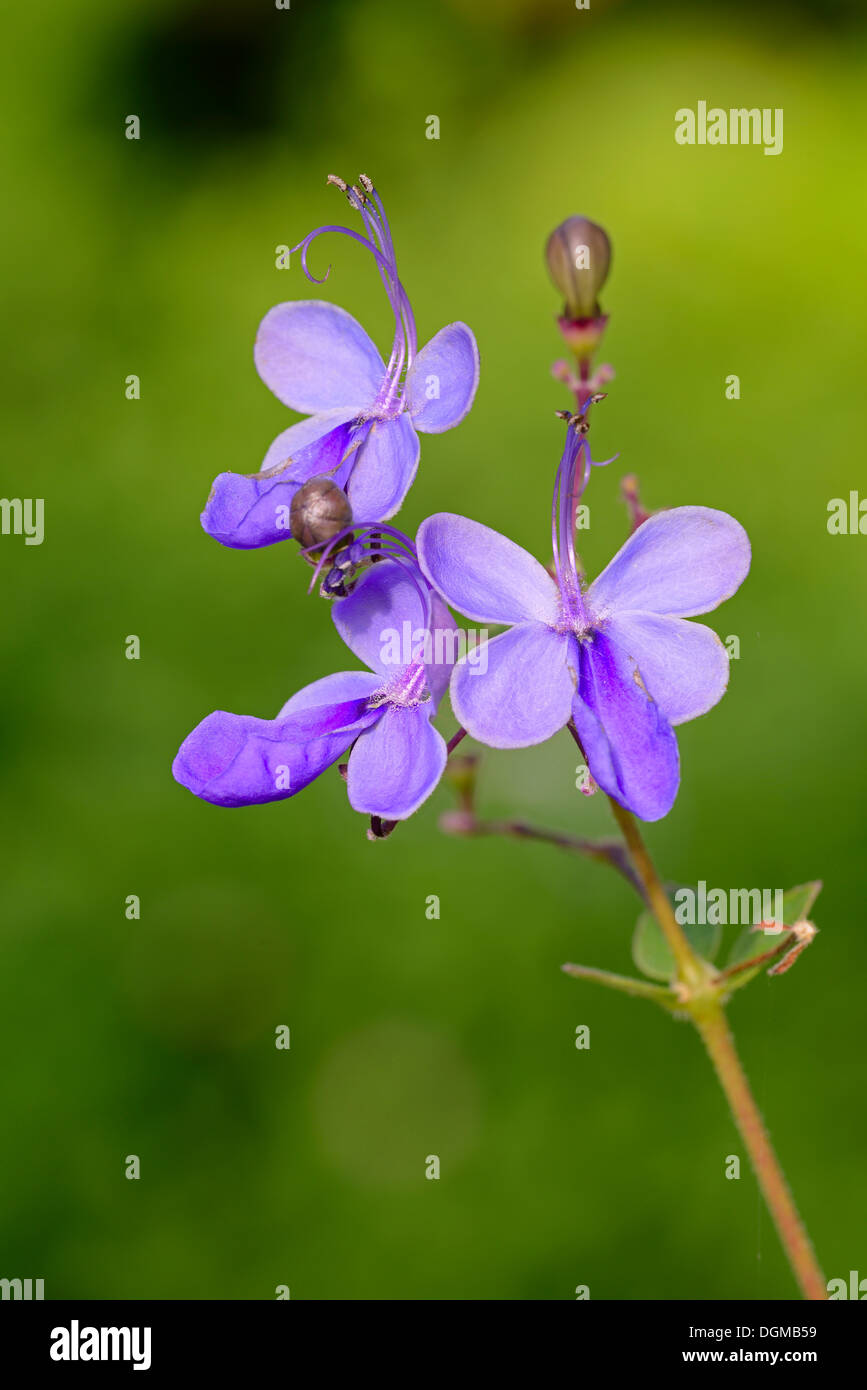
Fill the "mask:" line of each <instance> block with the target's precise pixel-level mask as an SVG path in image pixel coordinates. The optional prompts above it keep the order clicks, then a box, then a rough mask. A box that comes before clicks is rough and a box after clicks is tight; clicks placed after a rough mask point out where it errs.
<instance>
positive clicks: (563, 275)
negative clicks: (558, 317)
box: [545, 217, 611, 319]
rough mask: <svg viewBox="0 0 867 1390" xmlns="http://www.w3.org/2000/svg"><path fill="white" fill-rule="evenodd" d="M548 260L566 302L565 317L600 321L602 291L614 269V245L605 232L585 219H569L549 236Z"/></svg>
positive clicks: (546, 253) (549, 268) (555, 282)
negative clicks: (611, 270)
mask: <svg viewBox="0 0 867 1390" xmlns="http://www.w3.org/2000/svg"><path fill="white" fill-rule="evenodd" d="M545 259H546V261H547V263H548V272H549V274H550V276H551V279H552V280H553V281H554V284H555V285H556V287H557V289H558V290H559V291H560V293H561V294H562V296H563V299H564V301H565V305H566V309H565V313H566V316H567V317H568V318H570V319H592V318H598V317H599V316H600V313H601V310H600V308H599V303H598V296H599V291H600V290H601V288H602V286H603V285H604V284H605V281H606V279H607V278H608V270H609V267H610V265H611V242H610V241H609V240H608V236H607V234H606V233H605V231H604V230H603V228H602V227H599V226H597V224H596V223H595V222H590V221H589V220H588V219H587V218H586V217H567V219H566V221H565V222H561V223H560V226H559V227H557V228H555V230H554V231H553V232H552V233H551V235H550V236H549V238H548V244H547V246H546V247H545Z"/></svg>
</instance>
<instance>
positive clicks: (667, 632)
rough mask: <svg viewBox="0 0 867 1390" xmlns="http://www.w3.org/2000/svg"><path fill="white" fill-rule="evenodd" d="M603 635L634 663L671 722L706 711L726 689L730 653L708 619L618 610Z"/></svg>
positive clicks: (648, 689) (649, 690)
mask: <svg viewBox="0 0 867 1390" xmlns="http://www.w3.org/2000/svg"><path fill="white" fill-rule="evenodd" d="M605 634H606V636H607V637H609V638H610V639H611V641H612V642H613V643H614V644H615V645H616V646H618V647H619V648H620V650H621V651H622V652H623V653H624V655H626V656H629V657H630V658H631V659H632V660H633V661H634V662H635V664H636V665H637V667H638V669H639V671H640V673H641V679H642V680H643V682H644V687H645V689H646V690H647V692H648V694H649V695H650V696H651V698H652V699H654V700H655V701H656V703H657V704H658V705H659V708H660V709H661V711H662V713H663V714H664V715H665V717H666V719H667V720H668V722H669V724H684V723H685V722H686V720H687V719H696V718H697V717H698V715H700V714H706V713H707V711H708V710H709V709H713V707H714V705H715V704H717V703H718V702H719V701H720V700H721V699H722V697H723V695H724V694H725V692H726V686H727V685H728V682H729V658H728V652H727V651H726V649H725V647H724V646H723V644H722V642H721V641H720V639H719V638H718V637H717V635H716V633H715V632H714V631H713V630H712V629H711V628H709V627H705V625H704V623H688V622H686V620H685V619H684V618H666V617H660V616H659V615H658V614H655V613H615V614H614V616H613V617H612V618H609V620H608V622H607V623H606V624H605Z"/></svg>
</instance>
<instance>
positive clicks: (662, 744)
mask: <svg viewBox="0 0 867 1390" xmlns="http://www.w3.org/2000/svg"><path fill="white" fill-rule="evenodd" d="M645 524H646V523H645ZM576 647H577V651H576V650H575V648H576ZM573 658H574V660H575V662H576V663H577V667H578V689H577V690H576V692H575V698H574V700H573V702H572V715H573V718H574V720H575V727H576V728H577V730H578V736H579V738H580V739H581V743H582V746H583V748H584V752H585V753H586V755H587V763H588V766H589V768H590V771H591V773H592V774H593V777H594V778H595V780H596V781H597V782H598V783H599V785H600V787H601V788H602V789H603V791H606V792H608V794H609V796H613V797H614V800H615V801H619V802H620V805H621V806H625V807H626V809H627V810H629V811H632V812H633V813H634V814H635V815H636V816H639V817H640V819H641V820H659V819H660V818H661V817H662V816H665V815H667V814H668V812H669V811H670V810H671V807H672V805H673V804H674V798H675V797H676V795H677V788H678V786H679V784H680V758H679V754H678V749H677V739H676V738H675V735H674V731H673V729H672V727H671V725H670V724H669V723H668V720H667V719H666V718H665V715H664V714H663V712H662V710H661V708H660V706H659V705H658V704H656V703H655V701H653V700H652V699H651V698H650V696H649V694H648V693H647V691H646V690H645V689H644V686H643V684H642V680H641V677H640V674H639V672H638V669H637V666H636V664H635V662H634V661H633V660H632V659H631V658H630V657H628V656H626V655H625V654H624V653H623V652H622V651H621V649H620V647H618V646H617V645H616V644H615V643H614V642H611V641H609V639H608V638H607V637H606V636H605V634H604V633H602V632H596V633H594V635H593V637H592V638H591V639H590V640H589V641H585V642H580V643H575V644H573Z"/></svg>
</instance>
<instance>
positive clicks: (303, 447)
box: [259, 405, 365, 473]
mask: <svg viewBox="0 0 867 1390" xmlns="http://www.w3.org/2000/svg"><path fill="white" fill-rule="evenodd" d="M364 409H365V407H364V406H363V405H345V406H342V407H341V409H340V410H323V411H321V412H320V413H319V414H318V415H311V416H310V418H309V419H308V420H299V421H298V423H297V425H290V426H289V428H288V430H281V431H280V433H279V434H278V435H277V437H276V439H273V440H272V441H271V443H270V445H269V446H268V452H267V453H266V455H265V457H264V458H263V460H262V466H261V468H260V469H259V472H260V473H270V472H272V471H273V470H274V469H275V468H281V467H282V466H283V464H285V463H286V462H287V461H288V460H289V459H292V460H295V459H298V458H299V457H300V456H301V455H302V453H303V454H305V456H306V453H307V449H308V447H309V446H310V445H312V444H314V443H315V442H316V441H317V440H320V439H322V438H323V437H324V436H325V435H328V434H330V433H331V431H332V430H334V429H336V428H337V426H338V425H343V424H345V423H346V422H347V421H352V422H353V423H355V421H356V420H357V419H358V417H359V416H360V415H361V414H363V412H364Z"/></svg>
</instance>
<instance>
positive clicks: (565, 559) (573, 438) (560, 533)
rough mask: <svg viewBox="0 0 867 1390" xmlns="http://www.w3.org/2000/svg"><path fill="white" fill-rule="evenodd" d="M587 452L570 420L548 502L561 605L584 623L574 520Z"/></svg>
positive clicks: (575, 424)
mask: <svg viewBox="0 0 867 1390" xmlns="http://www.w3.org/2000/svg"><path fill="white" fill-rule="evenodd" d="M582 449H584V450H585V464H584V469H583V472H582V473H581V474H579V472H578V461H579V458H580V455H581V450H582ZM589 469H590V464H589V454H588V453H587V439H586V436H585V434H583V433H582V432H580V430H579V428H578V421H577V420H576V419H575V418H574V417H572V418H570V419H569V423H568V425H567V430H566V444H565V447H564V449H563V455H562V457H561V459H560V463H559V464H558V467H557V473H556V475H555V478H554V496H553V501H552V505H551V541H552V549H553V552H554V572H555V574H556V576H557V583H558V586H559V589H560V593H561V595H562V597H563V604H564V607H565V609H566V612H567V615H568V616H569V618H570V619H574V620H577V621H578V622H583V621H584V619H585V617H586V614H585V609H584V601H583V599H582V597H581V581H580V579H579V577H578V566H577V560H576V555H575V519H576V516H577V513H578V506H579V503H580V500H581V496H582V494H583V492H584V488H585V486H586V484H587V479H588V477H589V476H590V473H589Z"/></svg>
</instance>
